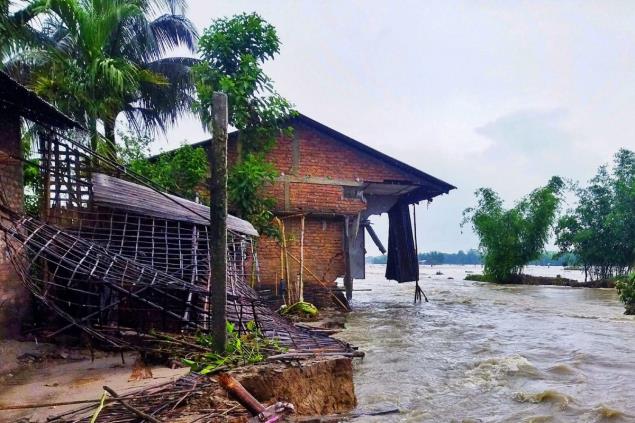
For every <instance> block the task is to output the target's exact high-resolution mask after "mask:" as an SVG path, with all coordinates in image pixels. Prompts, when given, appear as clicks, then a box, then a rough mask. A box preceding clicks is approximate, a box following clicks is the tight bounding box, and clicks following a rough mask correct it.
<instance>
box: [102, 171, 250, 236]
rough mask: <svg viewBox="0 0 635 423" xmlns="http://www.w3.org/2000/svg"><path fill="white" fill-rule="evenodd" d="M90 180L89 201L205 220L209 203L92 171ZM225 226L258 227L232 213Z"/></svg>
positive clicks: (198, 221)
mask: <svg viewBox="0 0 635 423" xmlns="http://www.w3.org/2000/svg"><path fill="white" fill-rule="evenodd" d="M92 184H93V201H94V202H95V204H97V205H104V206H107V207H110V208H114V209H119V210H128V211H131V212H134V213H138V214H142V215H146V216H154V217H159V218H163V219H170V220H179V221H182V222H190V223H196V224H200V225H208V224H209V218H208V216H209V207H207V206H205V205H203V204H198V203H195V202H193V201H190V200H186V199H184V198H181V197H177V196H175V195H170V194H162V193H159V192H156V191H155V190H153V189H152V188H149V187H145V186H143V185H139V184H135V183H134V182H129V181H124V180H123V179H119V178H115V177H113V176H108V175H104V174H103V173H94V174H93V176H92ZM166 197H169V198H166ZM179 204H180V205H179ZM227 228H228V229H230V230H232V231H235V232H238V233H241V234H244V235H249V236H258V231H257V230H256V228H254V227H253V225H252V224H251V223H249V222H247V221H246V220H243V219H239V218H238V217H235V216H232V215H227Z"/></svg>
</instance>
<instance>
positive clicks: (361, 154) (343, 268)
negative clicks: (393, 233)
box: [195, 114, 455, 303]
mask: <svg viewBox="0 0 635 423" xmlns="http://www.w3.org/2000/svg"><path fill="white" fill-rule="evenodd" d="M289 126H291V127H292V128H293V136H292V137H291V138H287V137H280V138H279V139H278V142H277V143H276V145H275V146H274V147H273V149H272V150H271V151H270V152H269V153H268V156H267V159H268V160H269V161H271V162H272V163H273V164H274V165H275V167H276V168H277V170H278V171H279V172H280V176H279V177H278V179H277V181H276V182H275V183H274V184H273V185H272V186H270V187H269V188H268V189H267V192H266V194H267V195H268V196H271V197H273V198H274V199H275V200H276V205H275V210H274V213H275V215H276V216H277V217H278V218H279V219H281V221H282V222H283V223H284V231H285V238H286V244H287V245H286V249H285V248H284V246H283V245H281V242H279V241H278V240H277V239H273V238H269V237H266V236H263V237H261V240H260V241H259V243H258V260H259V273H260V278H259V280H260V283H261V288H264V289H267V290H270V291H271V292H273V293H277V294H278V295H279V294H280V292H279V289H280V286H279V281H280V279H281V278H282V276H283V275H285V274H288V275H289V279H291V281H290V283H289V284H293V283H296V281H294V280H293V279H294V277H295V278H298V277H301V279H302V281H303V285H304V294H305V295H304V296H305V297H306V298H308V299H309V300H312V301H314V302H317V303H323V302H324V301H323V300H324V295H325V293H328V291H331V293H332V290H333V289H334V288H335V280H336V279H337V278H339V277H344V285H345V287H346V294H347V295H346V297H347V298H348V299H350V298H351V297H352V287H353V280H354V279H363V278H364V277H365V248H364V247H365V236H366V235H365V234H366V232H368V233H369V234H370V235H371V237H372V236H373V235H374V233H372V228H370V226H369V225H368V223H367V219H368V218H369V216H371V215H378V214H382V213H385V212H387V211H388V210H389V209H390V208H391V207H392V206H393V205H395V204H396V203H398V202H405V203H407V204H415V203H418V202H420V201H426V200H432V199H433V198H434V197H436V196H439V195H441V194H447V193H449V191H451V190H452V189H455V187H454V186H452V185H450V184H448V183H446V182H444V181H442V180H440V179H437V178H435V177H433V176H431V175H429V174H427V173H425V172H422V171H420V170H418V169H415V168H413V167H411V166H409V165H407V164H405V163H403V162H401V161H399V160H396V159H394V158H392V157H389V156H387V155H386V154H383V153H381V152H380V151H377V150H375V149H373V148H371V147H368V146H367V145H365V144H363V143H361V142H359V141H356V140H354V139H352V138H350V137H348V136H346V135H344V134H342V133H340V132H338V131H336V130H334V129H332V128H329V127H327V126H326V125H323V124H321V123H319V122H317V121H315V120H313V119H310V118H309V117H307V116H304V115H301V114H299V115H297V116H296V117H294V118H292V119H290V120H289ZM237 136H238V134H237V132H234V133H231V134H230V135H229V142H228V150H229V161H230V164H229V166H231V164H232V162H234V161H235V159H236V144H237V142H236V139H237ZM209 143H210V141H209V140H207V141H202V142H200V143H197V144H195V146H203V147H208V145H209ZM302 221H304V223H303V224H304V233H303V234H302V231H301V227H302ZM302 235H303V236H302ZM302 238H303V239H302ZM374 238H376V237H374ZM302 243H303V248H301V244H302ZM302 250H303V254H302ZM301 256H303V258H302V257H301ZM301 259H303V261H304V266H303V269H302V272H300V267H301V266H300V264H299V262H300V261H301ZM287 267H288V272H287ZM301 273H302V276H300V274H301ZM328 295H331V294H330V293H328ZM338 302H339V301H338Z"/></svg>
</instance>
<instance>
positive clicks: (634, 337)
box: [341, 266, 635, 422]
mask: <svg viewBox="0 0 635 423" xmlns="http://www.w3.org/2000/svg"><path fill="white" fill-rule="evenodd" d="M466 270H467V271H478V268H477V267H473V268H472V267H469V266H465V267H460V266H456V267H447V266H443V267H435V268H433V269H431V268H422V270H421V272H422V280H423V282H424V283H423V287H424V289H425V291H426V294H427V295H428V297H429V298H430V303H427V304H423V305H418V306H413V305H412V299H413V294H414V285H413V284H401V285H398V284H396V283H394V282H388V281H385V280H384V278H383V271H384V268H383V267H382V266H369V269H368V274H367V279H366V280H365V281H356V288H371V289H372V291H371V292H364V291H360V292H356V296H355V300H354V311H353V312H352V313H351V314H350V316H349V319H348V323H347V329H346V330H345V331H344V332H342V334H341V337H343V338H344V339H346V340H347V341H348V342H351V343H352V344H354V345H357V346H359V348H360V349H361V350H363V351H365V352H366V358H364V360H362V361H358V362H356V363H355V390H356V393H357V396H358V401H359V409H360V410H369V409H378V408H382V407H388V406H393V405H394V406H397V407H399V408H400V409H401V413H400V414H394V415H386V416H380V417H368V416H365V417H362V418H359V419H357V420H356V421H377V422H379V421H382V422H387V421H395V422H396V421H407V422H422V421H424V422H452V421H455V422H603V421H607V422H608V421H611V422H630V421H635V389H634V388H635V379H634V378H633V376H634V375H635V318H634V317H632V316H624V315H623V312H624V308H623V306H622V304H620V303H619V302H618V300H617V295H616V294H615V291H614V290H612V289H583V288H569V287H555V286H520V285H513V286H504V285H491V284H487V283H480V282H470V281H463V280H461V279H462V277H463V276H464V275H465V272H466ZM437 271H440V272H441V273H443V275H436V274H435V273H436V272H437ZM530 271H532V272H533V273H534V274H544V275H547V276H548V275H549V272H553V276H555V274H557V273H562V274H563V276H565V277H572V276H574V274H571V273H569V272H563V270H562V268H551V269H547V268H538V269H533V270H532V269H530ZM449 277H452V278H454V279H452V280H450V279H448V278H449Z"/></svg>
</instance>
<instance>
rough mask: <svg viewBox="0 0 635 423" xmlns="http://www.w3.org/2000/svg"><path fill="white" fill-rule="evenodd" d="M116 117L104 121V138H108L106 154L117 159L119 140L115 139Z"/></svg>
mask: <svg viewBox="0 0 635 423" xmlns="http://www.w3.org/2000/svg"><path fill="white" fill-rule="evenodd" d="M116 120H117V118H116V117H115V118H114V119H106V120H105V121H104V138H106V155H107V156H108V157H110V158H111V159H114V160H116V159H117V141H116V139H115V121H116Z"/></svg>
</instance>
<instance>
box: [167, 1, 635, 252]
mask: <svg viewBox="0 0 635 423" xmlns="http://www.w3.org/2000/svg"><path fill="white" fill-rule="evenodd" d="M188 3H189V4H190V6H189V13H188V14H189V16H190V18H191V19H192V20H193V21H194V23H195V25H196V26H197V27H198V28H199V30H200V31H201V32H202V30H203V29H204V28H205V27H206V26H207V25H209V23H210V22H211V21H212V20H213V19H215V18H218V17H223V16H231V15H233V14H237V13H241V12H254V11H255V12H258V13H259V14H260V15H261V16H262V17H263V18H265V19H266V20H267V21H269V22H270V23H271V24H273V25H275V27H276V28H277V30H278V34H279V36H280V39H281V41H282V49H281V52H280V54H279V56H278V57H277V58H276V59H275V60H274V61H273V62H271V63H268V64H267V65H266V70H267V72H268V74H269V75H270V76H271V77H272V78H273V79H274V80H275V83H276V87H277V89H278V91H279V92H280V93H281V94H282V95H284V96H285V97H286V98H288V99H289V100H290V101H292V102H293V103H294V104H295V105H296V108H297V109H298V110H299V111H301V112H302V113H304V114H306V115H308V116H310V117H312V118H313V119H316V120H318V121H320V122H322V123H324V124H326V125H328V126H330V127H332V128H334V129H336V130H338V131H340V132H343V133H344V134H346V135H349V136H351V137H353V138H355V139H357V140H359V141H361V142H363V143H366V144H368V145H369V146H371V147H374V148H376V149H378V150H381V151H383V152H384V153H386V154H389V155H391V156H393V157H395V158H397V159H399V160H402V161H404V162H406V163H408V164H410V165H413V166H415V167H417V168H419V169H421V170H423V171H425V172H428V173H431V174H432V175H434V176H436V177H439V178H441V179H443V180H446V181H447V182H450V183H452V184H453V185H456V186H457V187H458V188H459V189H458V190H456V191H452V192H451V193H450V194H449V195H445V196H442V197H438V198H437V199H435V201H434V202H433V203H432V204H431V205H430V207H429V208H426V207H425V206H424V207H423V208H420V210H421V211H420V212H419V213H418V216H419V217H420V218H419V228H420V233H419V242H420V250H442V251H456V250H458V249H468V248H472V247H476V246H477V244H478V241H477V239H476V238H475V237H474V235H473V234H472V233H471V231H470V230H466V231H464V233H461V230H460V228H459V222H460V220H461V212H462V210H463V209H464V208H465V207H467V206H469V205H471V204H472V203H473V198H474V197H473V192H474V190H475V189H476V188H478V187H481V186H487V187H492V188H493V189H495V190H496V191H498V192H499V193H500V194H501V195H502V196H503V198H505V199H506V200H507V201H509V202H510V204H511V203H512V202H513V201H514V200H515V199H517V198H519V197H520V196H522V195H524V194H525V193H526V192H528V191H529V190H531V189H533V188H535V187H537V186H538V185H541V184H544V183H545V182H546V181H547V180H548V179H549V177H550V176H552V175H554V174H558V175H560V176H563V177H568V178H575V179H579V180H583V181H585V180H587V179H588V178H589V177H591V176H592V175H593V173H594V172H595V170H596V168H597V167H598V166H599V165H600V164H602V163H605V162H608V161H610V160H611V156H612V155H613V153H614V152H615V151H616V150H617V149H618V148H620V147H627V148H631V149H633V148H635V140H634V139H633V123H634V121H635V119H634V113H633V111H634V106H635V2H633V1H623V2H617V1H613V2H611V1H601V2H599V1H595V2H591V1H564V0H561V1H557V2H556V1H545V2H543V1H527V2H521V1H474V0H470V1H368V0H364V1H361V0H360V1H347V0H341V1H339V0H338V1H336V0H332V1H316V0H314V1H308V0H305V1H291V0H290V1H281V0H280V1H263V0H259V1H236V0H233V1H225V2H219V1H210V0H195V1H189V2H188ZM205 136H206V134H204V133H203V131H202V130H201V128H200V125H199V124H198V123H197V122H196V121H194V120H183V121H182V123H181V124H180V125H179V126H178V127H176V128H174V129H173V130H171V131H170V132H169V134H168V137H167V141H166V140H161V141H159V142H157V144H156V146H155V147H156V148H164V149H168V148H173V147H176V146H177V145H178V144H179V143H180V142H182V141H183V140H188V141H189V142H195V141H199V140H201V139H202V138H203V137H205ZM386 226H387V225H386V221H385V219H377V220H376V229H377V231H378V232H379V233H380V235H381V236H382V238H384V239H385V238H386V235H387V227H386ZM368 250H369V254H376V253H377V250H376V249H375V248H374V247H373V246H371V245H369V246H368Z"/></svg>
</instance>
